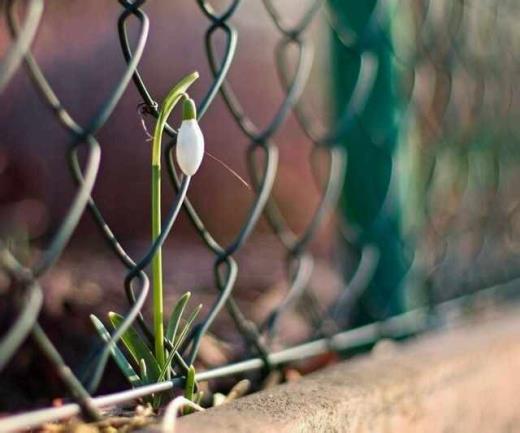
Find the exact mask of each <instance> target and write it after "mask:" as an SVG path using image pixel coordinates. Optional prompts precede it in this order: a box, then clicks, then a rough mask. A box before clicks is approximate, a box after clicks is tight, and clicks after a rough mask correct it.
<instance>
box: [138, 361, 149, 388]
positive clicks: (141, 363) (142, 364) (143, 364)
mask: <svg viewBox="0 0 520 433" xmlns="http://www.w3.org/2000/svg"><path fill="white" fill-rule="evenodd" d="M139 372H140V373H141V383H142V384H143V385H148V384H149V383H150V378H149V377H148V370H147V368H146V362H145V361H144V359H143V358H141V360H140V361H139Z"/></svg>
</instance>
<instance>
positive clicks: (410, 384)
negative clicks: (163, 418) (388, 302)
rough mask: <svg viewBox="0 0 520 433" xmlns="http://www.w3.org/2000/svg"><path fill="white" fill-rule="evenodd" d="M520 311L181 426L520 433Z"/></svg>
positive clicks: (189, 430)
mask: <svg viewBox="0 0 520 433" xmlns="http://www.w3.org/2000/svg"><path fill="white" fill-rule="evenodd" d="M519 393H520V311H518V310H517V311H516V312H515V311H510V312H507V313H502V314H501V315H500V316H499V317H498V318H487V319H485V320H484V319H482V318H481V319H480V320H479V321H476V322H473V323H467V324H465V325H464V326H461V327H458V328H456V329H452V330H450V331H448V332H446V331H444V332H443V333H440V334H437V335H434V334H432V335H428V336H425V337H422V338H420V339H418V340H416V341H413V342H408V343H406V344H399V345H396V344H392V343H384V342H383V343H382V344H380V345H379V347H376V348H375V350H374V351H373V352H372V354H370V355H366V356H361V357H359V358H356V359H354V360H350V361H347V362H344V363H342V364H339V365H336V366H333V367H330V368H327V369H324V370H323V371H321V372H319V373H316V374H312V375H309V376H307V377H305V378H304V379H302V380H300V381H298V382H295V383H291V384H287V385H282V386H279V387H276V388H274V389H272V390H269V391H264V392H259V393H257V394H253V395H250V396H247V397H244V398H241V399H239V400H237V401H234V402H232V403H229V404H227V405H224V406H221V407H218V408H214V409H210V410H207V411H206V412H205V413H198V414H193V415H190V416H187V417H184V418H182V419H181V420H180V422H179V424H178V426H177V429H176V433H177V432H182V433H195V432H196V433H206V432H207V433H224V432H226V433H229V432H237V433H239V432H240V433H242V432H243V433H245V432H255V433H262V432H265V433H273V432H276V433H285V432H287V433H296V432H299V433H303V432H309V433H311V432H312V433H316V432H349V433H350V432H352V433H354V432H355V433H365V432H377V433H379V432H385V433H392V432H396V433H397V432H398V433H406V432H432V433H433V432H443V433H444V432H464V433H465V432H468V433H469V432H471V433H478V432H483V433H484V432H485V433H502V432H504V433H514V432H520V398H519V397H518V396H519Z"/></svg>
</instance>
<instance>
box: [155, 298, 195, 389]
mask: <svg viewBox="0 0 520 433" xmlns="http://www.w3.org/2000/svg"><path fill="white" fill-rule="evenodd" d="M201 309H202V304H199V305H198V306H197V308H195V309H194V310H193V311H192V313H191V315H190V317H189V318H188V320H187V321H186V323H185V324H184V327H183V328H182V331H181V332H180V333H179V335H178V336H177V338H176V340H175V341H174V342H173V343H172V344H173V347H172V350H171V352H170V353H169V355H168V359H167V360H166V363H165V364H164V366H163V368H162V369H161V374H160V375H159V378H158V379H157V381H158V382H160V381H161V380H164V378H165V377H166V373H167V371H168V369H169V368H170V364H171V363H172V361H173V357H174V356H175V352H177V351H178V350H179V347H180V346H181V344H182V343H183V341H184V339H185V338H186V336H187V335H188V332H189V330H190V328H191V325H192V324H193V322H194V320H195V319H196V318H197V316H198V314H199V312H200V310H201Z"/></svg>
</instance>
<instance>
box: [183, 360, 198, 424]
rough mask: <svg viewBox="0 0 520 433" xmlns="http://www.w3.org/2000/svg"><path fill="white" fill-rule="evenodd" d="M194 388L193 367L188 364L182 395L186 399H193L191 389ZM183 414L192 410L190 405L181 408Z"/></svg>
mask: <svg viewBox="0 0 520 433" xmlns="http://www.w3.org/2000/svg"><path fill="white" fill-rule="evenodd" d="M194 390H195V367H194V366H193V365H190V368H189V369H188V374H187V375H186V386H185V388H184V397H186V398H187V399H188V400H190V401H193V391H194ZM182 412H183V414H184V415H187V414H189V413H191V412H193V409H192V408H191V407H185V408H184V409H183V411H182Z"/></svg>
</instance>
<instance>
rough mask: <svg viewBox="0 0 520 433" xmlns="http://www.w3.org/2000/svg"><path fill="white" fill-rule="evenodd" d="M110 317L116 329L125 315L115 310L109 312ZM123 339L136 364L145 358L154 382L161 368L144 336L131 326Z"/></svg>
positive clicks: (148, 372)
mask: <svg viewBox="0 0 520 433" xmlns="http://www.w3.org/2000/svg"><path fill="white" fill-rule="evenodd" d="M108 318H109V320H110V323H111V324H112V326H113V327H114V329H116V328H118V327H119V326H120V325H121V323H122V322H123V320H124V318H123V316H121V315H120V314H117V313H114V312H110V313H108ZM121 340H122V341H123V343H124V345H125V347H126V348H127V349H128V352H130V355H132V358H133V359H134V361H135V363H136V365H139V363H140V362H141V359H144V362H145V363H146V367H147V375H148V378H149V380H151V381H152V382H155V381H156V380H157V378H158V377H159V374H160V371H161V369H160V367H159V364H158V363H157V360H156V359H155V357H154V356H153V354H152V352H151V351H150V349H149V348H148V346H147V345H146V343H145V342H144V340H143V338H142V337H141V336H140V335H139V334H138V333H137V331H136V330H135V329H134V328H132V327H130V328H128V331H126V332H125V333H124V334H123V336H122V337H121Z"/></svg>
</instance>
